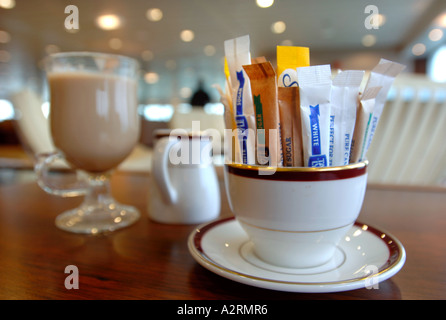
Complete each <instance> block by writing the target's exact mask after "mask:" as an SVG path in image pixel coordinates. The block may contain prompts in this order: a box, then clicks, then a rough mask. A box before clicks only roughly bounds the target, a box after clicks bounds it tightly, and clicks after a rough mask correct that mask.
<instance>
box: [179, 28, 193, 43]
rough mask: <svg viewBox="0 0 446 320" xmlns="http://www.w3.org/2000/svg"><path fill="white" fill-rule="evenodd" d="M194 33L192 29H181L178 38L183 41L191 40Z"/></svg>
mask: <svg viewBox="0 0 446 320" xmlns="http://www.w3.org/2000/svg"><path fill="white" fill-rule="evenodd" d="M194 37H195V34H194V32H193V31H192V30H183V31H181V34H180V38H181V40H183V41H184V42H191V41H192V40H194Z"/></svg>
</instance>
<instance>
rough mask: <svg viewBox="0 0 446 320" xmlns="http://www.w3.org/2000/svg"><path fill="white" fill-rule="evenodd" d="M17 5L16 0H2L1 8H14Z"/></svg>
mask: <svg viewBox="0 0 446 320" xmlns="http://www.w3.org/2000/svg"><path fill="white" fill-rule="evenodd" d="M14 7H15V0H0V8H3V9H12V8H14Z"/></svg>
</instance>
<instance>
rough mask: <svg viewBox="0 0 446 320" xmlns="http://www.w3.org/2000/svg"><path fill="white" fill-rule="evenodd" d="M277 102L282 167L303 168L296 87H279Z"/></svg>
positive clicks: (298, 101)
mask: <svg viewBox="0 0 446 320" xmlns="http://www.w3.org/2000/svg"><path fill="white" fill-rule="evenodd" d="M278 101H279V113H280V125H281V126H280V127H281V129H282V132H281V136H282V150H283V166H284V167H303V166H304V156H303V146H302V123H301V121H302V120H301V116H300V98H299V88H298V87H279V88H278Z"/></svg>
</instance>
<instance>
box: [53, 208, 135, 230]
mask: <svg viewBox="0 0 446 320" xmlns="http://www.w3.org/2000/svg"><path fill="white" fill-rule="evenodd" d="M139 217H140V213H139V211H138V209H136V208H134V207H131V206H126V205H122V204H118V203H110V204H108V205H107V206H91V205H85V206H81V207H79V208H76V209H73V210H69V211H66V212H64V213H62V214H60V215H59V216H57V218H56V226H57V227H58V228H60V229H62V230H65V231H69V232H73V233H84V234H99V233H104V232H111V231H115V230H118V229H121V228H124V227H127V226H130V225H131V224H133V223H134V222H136V221H137V220H138V219H139Z"/></svg>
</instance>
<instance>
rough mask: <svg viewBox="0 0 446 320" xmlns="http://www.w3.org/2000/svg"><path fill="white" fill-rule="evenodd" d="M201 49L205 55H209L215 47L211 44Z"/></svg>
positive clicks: (213, 52)
mask: <svg viewBox="0 0 446 320" xmlns="http://www.w3.org/2000/svg"><path fill="white" fill-rule="evenodd" d="M203 51H204V54H205V55H207V56H208V57H210V56H213V55H214V54H215V52H216V51H217V50H215V47H214V46H213V45H207V46H206V47H204V49H203Z"/></svg>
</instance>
